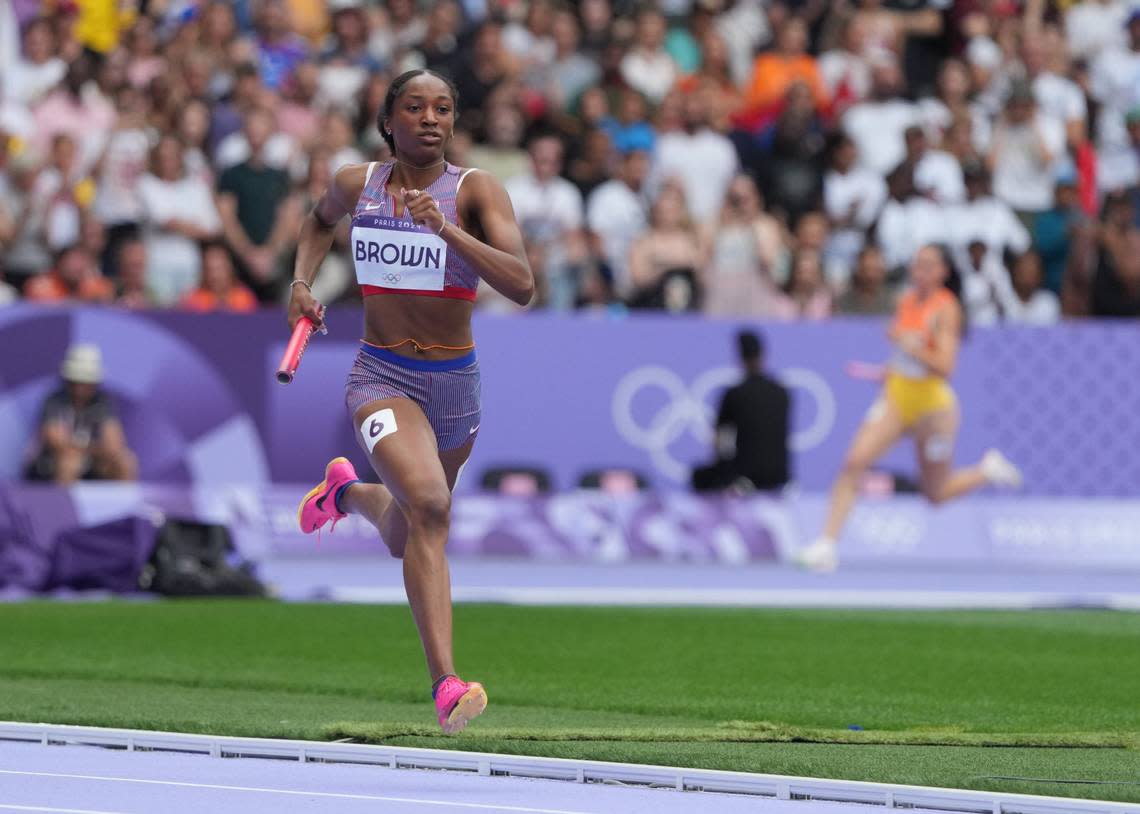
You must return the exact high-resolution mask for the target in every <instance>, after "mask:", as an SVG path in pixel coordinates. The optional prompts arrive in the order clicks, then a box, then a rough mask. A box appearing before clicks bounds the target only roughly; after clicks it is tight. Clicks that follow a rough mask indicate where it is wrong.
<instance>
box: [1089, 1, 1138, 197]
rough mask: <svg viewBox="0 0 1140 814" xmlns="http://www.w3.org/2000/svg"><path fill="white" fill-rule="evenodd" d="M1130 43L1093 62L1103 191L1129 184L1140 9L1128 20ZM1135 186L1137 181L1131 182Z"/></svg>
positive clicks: (1093, 89)
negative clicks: (1129, 120) (1129, 125)
mask: <svg viewBox="0 0 1140 814" xmlns="http://www.w3.org/2000/svg"><path fill="white" fill-rule="evenodd" d="M1127 25H1128V28H1127V31H1128V39H1129V44H1128V46H1127V47H1125V48H1116V49H1111V50H1107V51H1105V52H1103V53H1101V54H1100V55H1098V56H1097V58H1096V59H1095V60H1094V61H1093V63H1092V71H1091V76H1090V81H1091V86H1092V87H1091V94H1092V96H1093V98H1095V99H1096V100H1097V101H1098V102H1100V103H1101V109H1100V113H1099V114H1098V116H1097V122H1096V131H1097V156H1098V158H1099V166H1098V177H1099V182H1100V183H1099V186H1100V188H1101V191H1105V192H1107V191H1111V190H1113V189H1116V188H1119V187H1121V186H1124V185H1126V184H1128V183H1129V182H1130V181H1132V179H1130V178H1128V176H1129V175H1130V174H1131V170H1132V162H1133V157H1132V156H1133V153H1132V147H1131V144H1130V143H1129V138H1128V131H1127V126H1126V123H1125V116H1126V115H1127V113H1128V111H1130V110H1132V109H1133V108H1135V107H1137V106H1140V6H1137V7H1135V8H1133V10H1132V12H1131V14H1130V15H1129V16H1128V18H1127ZM1132 182H1133V183H1135V181H1132Z"/></svg>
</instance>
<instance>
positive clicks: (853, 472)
mask: <svg viewBox="0 0 1140 814" xmlns="http://www.w3.org/2000/svg"><path fill="white" fill-rule="evenodd" d="M872 463H874V461H872V460H871V459H870V458H869V457H868V456H866V455H862V454H860V453H858V452H849V453H847V457H846V458H844V459H843V468H842V469H841V470H840V471H839V476H840V477H844V478H861V477H862V476H863V473H864V472H866V471H867V470H868V469H870V468H871V464H872Z"/></svg>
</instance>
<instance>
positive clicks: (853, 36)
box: [818, 16, 871, 114]
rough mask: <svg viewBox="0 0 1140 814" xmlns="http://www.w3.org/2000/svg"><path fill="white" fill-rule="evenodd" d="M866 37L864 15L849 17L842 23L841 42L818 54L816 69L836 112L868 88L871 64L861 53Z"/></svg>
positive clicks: (854, 100)
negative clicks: (837, 45) (817, 66)
mask: <svg viewBox="0 0 1140 814" xmlns="http://www.w3.org/2000/svg"><path fill="white" fill-rule="evenodd" d="M866 41H867V26H866V21H865V18H863V17H860V16H854V17H850V18H849V19H848V20H847V22H846V23H845V24H844V28H843V42H842V45H841V46H840V47H839V48H833V49H831V50H830V51H824V52H823V53H822V54H820V57H819V62H818V64H819V73H820V76H822V77H823V82H824V84H825V85H827V93H828V95H829V96H830V97H831V99H832V102H833V105H834V111H833V112H834V113H836V114H842V113H843V111H845V110H846V109H847V108H848V107H850V106H851V105H852V104H855V103H856V102H861V101H863V100H864V99H866V98H867V94H868V93H870V92H871V66H870V64H869V63H868V61H867V58H866V55H865V53H864V52H865V50H866Z"/></svg>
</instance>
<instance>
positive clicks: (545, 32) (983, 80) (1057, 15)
mask: <svg viewBox="0 0 1140 814" xmlns="http://www.w3.org/2000/svg"><path fill="white" fill-rule="evenodd" d="M1130 3H1140V0H1083V1H1082V2H1065V0H1057V1H1056V2H1054V1H1053V0H1050V1H1049V2H1046V1H1045V0H957V2H953V3H952V2H950V0H829V1H828V2H824V0H656V2H632V0H579V2H574V3H570V2H560V0H433V1H432V2H417V0H235V2H219V1H218V0H84V2H76V0H8V2H6V3H4V4H3V5H2V7H0V77H2V81H0V303H4V302H8V301H13V300H15V299H17V298H19V297H23V298H26V299H28V300H38V301H60V300H69V299H70V300H83V301H93V302H105V303H115V304H117V305H119V306H121V307H127V308H140V307H177V308H184V309H191V310H202V311H205V310H212V309H219V308H220V309H230V310H237V311H242V310H249V309H253V308H256V307H257V306H258V304H259V303H260V304H276V303H279V302H280V301H281V299H282V297H283V295H284V293H285V284H286V283H287V281H288V279H289V276H290V274H291V266H292V253H293V250H294V242H295V239H296V235H297V231H298V227H299V224H300V221H301V218H302V216H303V215H304V213H305V212H306V211H307V209H308V208H309V207H311V206H312V204H313V203H314V201H315V200H316V199H317V197H318V196H319V195H320V194H321V192H322V191H323V189H324V188H325V187H326V185H327V184H328V183H329V179H330V178H331V176H332V174H333V173H334V172H335V171H336V170H337V168H339V167H340V166H342V165H344V164H346V163H352V162H362V161H372V160H384V159H385V158H387V157H388V148H387V146H386V145H385V143H384V142H383V140H382V139H381V138H380V134H379V132H378V130H377V127H376V118H377V114H378V112H379V109H380V107H381V105H382V103H383V99H384V94H385V91H386V88H387V85H388V83H389V82H390V80H391V79H392V78H393V77H394V76H396V75H398V74H399V73H400V72H402V71H404V70H407V69H409V68H417V67H427V68H431V69H433V70H437V71H440V72H442V73H445V74H447V75H449V76H451V77H453V78H454V80H455V82H456V84H457V85H458V87H459V91H460V100H459V109H460V118H459V121H458V125H457V130H456V133H455V136H454V138H453V140H452V141H451V143H450V145H449V148H448V149H449V158H450V160H451V161H452V162H454V163H457V164H461V165H472V166H478V167H481V168H483V169H485V170H487V171H488V172H491V173H492V174H494V175H495V176H496V177H498V178H499V179H500V180H502V182H503V183H504V184H505V186H506V188H507V191H508V193H509V194H510V197H511V200H512V202H513V204H514V207H515V210H516V213H517V215H518V219H519V222H520V224H521V226H522V228H523V231H524V235H525V237H526V239H527V246H528V254H529V256H530V260H531V263H532V266H533V268H534V269H535V272H536V275H537V278H538V281H539V297H538V299H537V301H536V303H535V304H534V305H533V306H531V307H535V308H550V309H573V308H580V309H581V308H589V309H599V308H600V309H621V308H652V309H665V310H670V311H686V310H692V311H701V312H705V313H709V314H719V315H733V316H749V317H757V318H778V319H795V318H803V319H824V318H828V317H829V316H831V315H835V314H881V313H886V312H887V311H889V310H890V309H891V307H892V301H893V295H894V293H895V292H896V291H897V289H898V287H899V286H900V285H901V284H902V283H903V281H904V279H905V267H906V265H907V263H908V262H909V259H910V258H911V257H912V255H913V254H914V252H915V251H916V249H917V248H918V247H919V246H921V245H923V244H926V243H932V242H933V243H940V244H943V245H945V246H946V247H947V248H948V249H949V250H950V252H951V256H952V257H953V258H954V262H955V276H954V280H953V284H954V286H955V288H956V289H957V290H958V292H959V293H960V296H961V298H962V301H963V303H964V305H965V307H966V310H967V316H968V319H969V320H970V321H971V322H973V323H976V324H984V323H987V322H995V321H1000V320H1011V321H1024V322H1033V323H1048V322H1052V321H1055V320H1057V319H1059V318H1061V317H1062V316H1072V317H1077V316H1087V315H1103V316H1140V5H1130ZM346 245H347V224H343V223H342V225H341V231H340V232H339V234H338V237H337V240H336V242H335V244H334V250H333V252H332V253H331V254H330V256H329V258H328V260H327V261H326V263H325V264H324V267H323V268H322V272H321V275H320V278H319V280H318V282H317V284H316V286H315V287H314V288H315V294H316V295H317V297H318V299H320V300H321V301H323V302H325V303H336V302H340V301H346V300H352V299H353V298H356V297H358V296H359V295H358V293H357V288H356V286H355V285H354V284H353V282H354V280H353V272H352V267H351V263H350V261H349V258H348V256H347V253H346V251H345V247H346ZM479 304H480V306H481V307H483V308H488V309H499V310H509V309H511V308H513V307H514V306H512V305H510V304H509V303H507V302H506V301H505V300H503V299H502V298H499V297H497V296H496V295H495V294H494V292H492V291H489V290H488V288H487V287H486V286H483V287H482V289H481V294H480V299H479Z"/></svg>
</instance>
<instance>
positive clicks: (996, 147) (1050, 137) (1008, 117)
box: [989, 81, 1065, 217]
mask: <svg viewBox="0 0 1140 814" xmlns="http://www.w3.org/2000/svg"><path fill="white" fill-rule="evenodd" d="M1064 149H1065V130H1064V127H1063V126H1062V124H1061V123H1060V122H1059V121H1057V120H1056V119H1054V118H1053V117H1051V116H1049V115H1047V114H1045V113H1043V112H1041V111H1040V110H1038V109H1037V101H1036V98H1035V96H1034V94H1033V89H1032V88H1031V87H1030V86H1029V85H1028V84H1027V83H1025V82H1022V81H1016V82H1014V83H1013V84H1012V86H1011V88H1010V92H1009V96H1008V98H1007V100H1006V106H1005V113H1004V114H1003V116H1002V118H1001V119H1000V120H999V121H998V123H997V126H996V127H995V128H994V136H993V144H992V146H991V149H990V155H989V165H990V168H991V171H992V172H993V179H994V193H995V194H996V195H997V196H998V197H999V198H1001V199H1002V200H1003V201H1005V202H1006V203H1008V204H1009V205H1010V206H1012V207H1013V208H1014V210H1016V211H1018V212H1020V213H1023V214H1024V215H1025V216H1027V217H1028V216H1031V215H1032V214H1034V213H1037V212H1043V211H1044V210H1046V209H1048V208H1049V207H1051V206H1052V205H1053V178H1054V176H1055V175H1056V169H1057V167H1058V159H1059V158H1061V157H1062V155H1063V151H1064Z"/></svg>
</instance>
